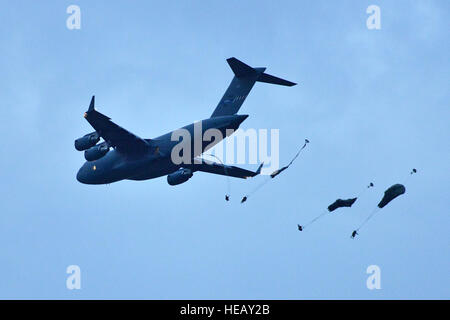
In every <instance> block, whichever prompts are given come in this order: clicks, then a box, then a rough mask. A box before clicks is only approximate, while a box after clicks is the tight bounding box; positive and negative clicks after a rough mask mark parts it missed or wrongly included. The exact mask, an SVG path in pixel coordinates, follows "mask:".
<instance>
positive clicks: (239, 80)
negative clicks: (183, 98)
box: [211, 57, 296, 118]
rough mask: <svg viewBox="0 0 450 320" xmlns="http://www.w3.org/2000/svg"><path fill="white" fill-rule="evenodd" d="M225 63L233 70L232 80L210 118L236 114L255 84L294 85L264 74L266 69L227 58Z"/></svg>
mask: <svg viewBox="0 0 450 320" xmlns="http://www.w3.org/2000/svg"><path fill="white" fill-rule="evenodd" d="M227 62H228V64H229V66H230V68H231V70H233V73H234V78H233V80H232V81H231V83H230V85H229V87H228V89H227V91H225V94H224V95H223V97H222V99H221V100H220V101H219V104H218V105H217V107H216V109H215V110H214V112H213V114H212V115H211V118H214V117H220V116H228V115H233V114H236V113H237V112H238V111H239V109H240V107H241V106H242V104H243V103H244V101H245V98H247V95H248V94H249V93H250V90H252V88H253V86H254V84H255V82H265V83H271V84H277V85H281V86H288V87H292V86H295V85H296V83H294V82H291V81H287V80H284V79H281V78H278V77H275V76H272V75H270V74H267V73H265V72H264V71H265V70H266V68H252V67H250V66H249V65H247V64H245V63H244V62H242V61H240V60H238V59H236V58H234V57H233V58H229V59H227Z"/></svg>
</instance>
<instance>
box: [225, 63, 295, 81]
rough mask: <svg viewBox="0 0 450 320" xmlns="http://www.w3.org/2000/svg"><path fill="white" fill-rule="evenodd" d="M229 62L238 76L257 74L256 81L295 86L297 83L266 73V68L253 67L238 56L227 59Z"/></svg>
mask: <svg viewBox="0 0 450 320" xmlns="http://www.w3.org/2000/svg"><path fill="white" fill-rule="evenodd" d="M227 62H228V64H229V65H230V68H231V70H233V72H234V75H235V76H236V77H238V78H242V77H246V76H250V77H251V76H255V75H256V76H257V78H256V81H258V82H265V83H271V84H278V85H281V86H287V87H292V86H295V85H296V83H294V82H291V81H287V80H284V79H281V78H278V77H275V76H272V75H270V74H267V73H265V72H264V71H265V70H266V68H252V67H250V66H249V65H247V64H245V63H243V62H242V61H240V60H238V59H236V58H234V57H233V58H229V59H227Z"/></svg>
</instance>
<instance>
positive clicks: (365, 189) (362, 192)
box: [356, 182, 374, 199]
mask: <svg viewBox="0 0 450 320" xmlns="http://www.w3.org/2000/svg"><path fill="white" fill-rule="evenodd" d="M373 187H374V184H373V183H372V182H371V183H369V185H368V186H367V187H365V188H364V189H363V190H362V191H361V192H360V193H359V194H358V195H357V196H356V198H358V199H359V198H360V197H361V196H362V195H363V194H364V193H366V191H367V190H369V189H370V188H373Z"/></svg>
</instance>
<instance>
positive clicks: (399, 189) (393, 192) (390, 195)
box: [378, 184, 406, 209]
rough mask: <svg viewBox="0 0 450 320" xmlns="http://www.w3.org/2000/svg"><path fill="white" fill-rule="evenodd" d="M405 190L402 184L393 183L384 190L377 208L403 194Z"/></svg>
mask: <svg viewBox="0 0 450 320" xmlns="http://www.w3.org/2000/svg"><path fill="white" fill-rule="evenodd" d="M405 191H406V188H405V186H404V185H402V184H394V185H393V186H391V187H390V188H389V189H387V190H386V191H385V192H384V196H383V199H381V201H380V203H379V204H378V208H380V209H381V208H384V207H385V206H386V205H387V204H388V203H389V202H391V201H392V200H394V199H395V198H397V197H398V196H401V195H402V194H404V193H405Z"/></svg>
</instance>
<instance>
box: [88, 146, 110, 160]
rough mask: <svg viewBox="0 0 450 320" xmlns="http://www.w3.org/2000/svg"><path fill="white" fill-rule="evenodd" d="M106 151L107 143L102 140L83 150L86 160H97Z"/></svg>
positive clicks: (107, 148) (107, 149)
mask: <svg viewBox="0 0 450 320" xmlns="http://www.w3.org/2000/svg"><path fill="white" fill-rule="evenodd" d="M108 151H109V145H108V144H107V143H106V142H102V143H99V144H97V145H95V146H93V147H91V148H89V149H87V150H86V151H84V158H85V159H86V160H87V161H94V160H98V159H100V158H101V157H103V156H104V155H105V154H107V153H108Z"/></svg>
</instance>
